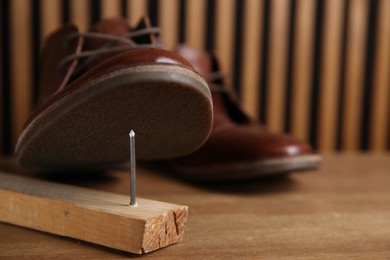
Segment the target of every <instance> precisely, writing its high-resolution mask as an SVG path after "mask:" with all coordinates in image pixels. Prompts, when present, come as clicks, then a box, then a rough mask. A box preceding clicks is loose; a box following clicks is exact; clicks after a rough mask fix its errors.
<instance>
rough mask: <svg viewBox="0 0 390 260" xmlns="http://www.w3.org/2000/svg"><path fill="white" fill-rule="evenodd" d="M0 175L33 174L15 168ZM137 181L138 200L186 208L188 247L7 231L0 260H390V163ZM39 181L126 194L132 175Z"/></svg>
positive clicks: (342, 160)
mask: <svg viewBox="0 0 390 260" xmlns="http://www.w3.org/2000/svg"><path fill="white" fill-rule="evenodd" d="M0 170H2V171H3V172H16V173H18V174H24V175H30V173H29V172H26V171H24V170H20V169H18V168H17V167H15V166H14V164H13V163H10V162H9V161H8V160H3V162H2V163H1V164H0ZM137 174H138V175H137V178H138V181H137V193H138V196H140V197H143V198H149V199H154V200H160V201H167V202H172V203H176V204H184V205H188V206H189V218H188V223H187V226H186V231H185V235H184V241H183V242H181V243H179V244H175V245H173V246H170V247H167V248H164V249H160V250H158V251H155V252H153V253H150V254H147V255H143V256H139V255H133V254H128V253H124V252H121V251H115V250H111V249H108V248H105V247H101V246H97V245H93V244H90V243H86V242H81V241H77V240H74V239H69V238H62V237H59V236H55V235H50V234H46V233H42V232H38V231H34V230H30V229H25V228H20V227H16V226H12V225H8V224H3V223H0V258H7V259H21V258H28V259H31V258H39V259H42V258H57V259H85V258H87V259H110V258H125V257H130V258H133V257H142V258H144V259H149V258H153V259H154V258H158V259H183V258H186V259H254V258H255V259H272V258H289V259H291V258H294V259H305V258H310V259H313V258H315V259H351V258H353V259H361V258H363V259H390V154H387V155H369V154H365V155H363V154H349V155H325V156H324V161H323V165H322V167H321V169H320V170H319V171H316V172H305V173H294V174H291V175H290V176H289V177H284V178H273V179H257V180H251V181H246V182H243V181H241V182H235V183H212V184H204V183H192V182H186V181H183V180H180V179H179V178H176V177H175V175H173V174H172V173H171V172H170V170H169V169H168V168H167V167H166V166H165V165H163V164H152V165H139V167H138V173H137ZM40 177H41V178H42V177H44V178H46V179H49V180H51V181H57V182H62V183H68V184H72V185H78V186H85V187H90V188H95V189H99V190H106V191H112V192H116V193H121V194H127V193H128V189H129V188H128V186H129V176H128V173H127V172H126V171H113V172H108V173H102V174H83V175H81V174H77V173H74V174H72V175H71V176H69V175H65V176H57V177H55V178H54V177H50V176H40ZM0 181H1V180H0Z"/></svg>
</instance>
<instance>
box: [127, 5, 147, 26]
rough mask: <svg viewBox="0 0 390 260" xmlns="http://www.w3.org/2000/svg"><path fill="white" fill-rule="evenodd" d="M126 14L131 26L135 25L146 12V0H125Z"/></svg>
mask: <svg viewBox="0 0 390 260" xmlns="http://www.w3.org/2000/svg"><path fill="white" fill-rule="evenodd" d="M127 1H128V2H127V16H128V17H129V22H130V25H131V26H135V25H136V24H137V23H138V22H139V20H140V19H141V17H143V16H145V15H146V14H147V8H148V6H147V1H146V0H127Z"/></svg>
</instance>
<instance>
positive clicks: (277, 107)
mask: <svg viewBox="0 0 390 260" xmlns="http://www.w3.org/2000/svg"><path fill="white" fill-rule="evenodd" d="M290 3H291V1H285V0H272V1H271V10H270V13H271V14H270V15H271V18H270V19H271V21H270V38H269V46H270V53H269V61H268V65H266V66H268V67H269V70H268V71H269V76H268V82H267V89H268V92H267V114H266V118H267V126H268V128H269V129H270V130H272V131H277V132H280V131H282V130H283V119H284V118H283V112H284V105H285V104H284V96H285V84H286V76H287V75H286V69H287V50H288V49H287V47H288V46H287V44H288V28H289V11H290Z"/></svg>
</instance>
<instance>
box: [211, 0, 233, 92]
mask: <svg viewBox="0 0 390 260" xmlns="http://www.w3.org/2000/svg"><path fill="white" fill-rule="evenodd" d="M215 10H216V12H217V13H216V28H215V53H216V56H217V57H218V60H219V64H220V67H221V70H222V72H223V73H224V74H225V75H226V76H227V80H226V81H227V82H228V83H227V86H230V84H229V79H231V77H232V76H233V66H232V65H233V64H232V62H233V45H234V39H233V36H234V30H235V29H234V28H235V21H234V17H235V16H234V12H235V2H234V0H217V2H216V9H215Z"/></svg>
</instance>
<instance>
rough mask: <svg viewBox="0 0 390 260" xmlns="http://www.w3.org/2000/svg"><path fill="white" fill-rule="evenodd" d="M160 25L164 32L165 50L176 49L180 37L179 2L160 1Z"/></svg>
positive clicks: (175, 0) (172, 0)
mask: <svg viewBox="0 0 390 260" xmlns="http://www.w3.org/2000/svg"><path fill="white" fill-rule="evenodd" d="M159 6H160V10H159V12H160V15H159V17H160V18H159V19H160V20H159V25H160V27H161V30H162V39H163V43H164V48H167V49H169V50H172V49H174V48H175V46H176V44H177V42H178V39H179V36H178V32H179V16H178V14H179V0H160V2H159Z"/></svg>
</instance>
